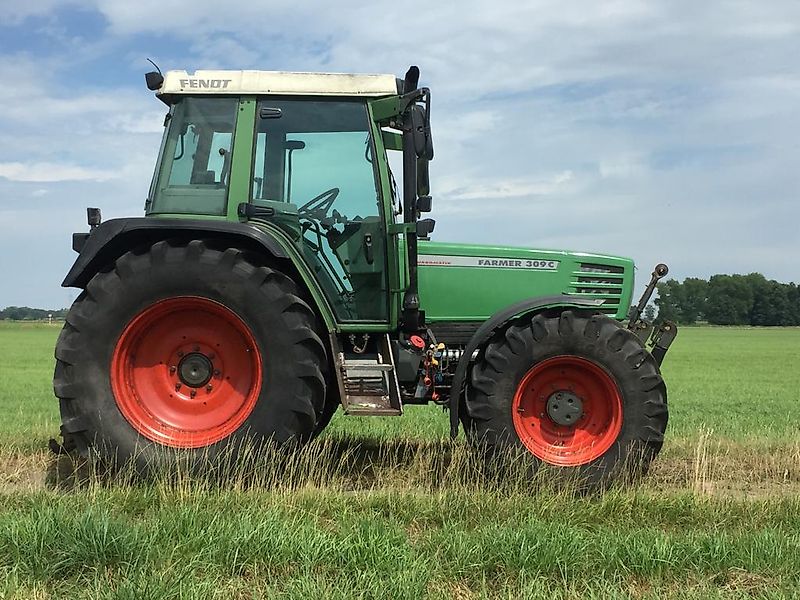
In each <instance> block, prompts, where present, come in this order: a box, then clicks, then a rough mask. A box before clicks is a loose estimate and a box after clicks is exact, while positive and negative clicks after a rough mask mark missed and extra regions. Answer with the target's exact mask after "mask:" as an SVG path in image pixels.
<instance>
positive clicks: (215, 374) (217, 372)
mask: <svg viewBox="0 0 800 600" xmlns="http://www.w3.org/2000/svg"><path fill="white" fill-rule="evenodd" d="M214 377H219V369H214Z"/></svg>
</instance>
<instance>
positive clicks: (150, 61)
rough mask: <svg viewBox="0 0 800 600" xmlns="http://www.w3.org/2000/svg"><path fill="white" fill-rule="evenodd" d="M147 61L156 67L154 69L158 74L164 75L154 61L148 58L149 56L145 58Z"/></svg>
mask: <svg viewBox="0 0 800 600" xmlns="http://www.w3.org/2000/svg"><path fill="white" fill-rule="evenodd" d="M147 62H149V63H150V64H151V65H153V66H154V67H155V68H156V71H158V74H159V75H161V76H162V77H163V76H164V74H163V73H162V72H161V69H159V68H158V65H157V64H156V63H154V62H153V61H152V60H150V59H149V58H148V59H147Z"/></svg>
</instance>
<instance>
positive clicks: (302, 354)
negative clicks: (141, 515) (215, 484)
mask: <svg viewBox="0 0 800 600" xmlns="http://www.w3.org/2000/svg"><path fill="white" fill-rule="evenodd" d="M66 321H67V322H66V324H65V326H64V330H63V331H62V333H61V336H60V337H59V340H58V344H57V346H56V359H57V361H56V371H55V377H54V388H55V392H56V395H57V396H58V397H59V398H60V405H61V416H62V435H63V437H64V442H65V443H64V445H65V447H67V448H73V447H74V448H76V449H77V450H79V451H80V452H81V453H83V454H88V453H89V452H90V451H94V452H96V453H97V454H99V455H100V457H101V458H102V459H103V460H105V461H112V462H118V463H128V462H133V463H135V464H136V466H137V467H138V468H139V470H145V469H151V468H154V467H155V468H158V467H164V466H167V467H169V466H171V465H172V464H174V461H175V460H176V459H181V460H185V461H187V462H188V463H189V465H190V466H193V467H202V466H205V465H208V464H214V463H216V462H218V461H219V460H220V459H221V458H222V457H225V460H234V461H235V455H236V454H237V453H239V452H241V451H242V449H243V447H244V446H249V447H253V446H255V447H258V446H260V445H262V444H263V443H265V442H266V441H267V440H270V441H272V442H274V443H276V444H278V445H280V444H286V443H301V442H304V441H307V440H308V439H310V437H311V434H312V432H313V431H314V428H315V426H316V424H317V421H318V420H319V417H320V414H321V411H322V407H323V404H324V400H325V376H324V375H325V370H326V366H327V357H326V352H325V348H324V346H323V344H322V341H321V340H320V338H319V336H318V335H317V333H316V331H317V329H318V324H317V322H316V317H315V315H314V312H313V311H312V309H311V308H310V307H309V306H308V305H307V304H306V303H305V302H304V301H303V300H302V298H301V296H300V293H299V291H298V288H297V286H296V285H295V283H294V282H293V281H292V280H291V279H290V278H289V277H288V276H286V275H285V274H283V273H281V272H279V271H277V270H275V269H273V268H269V267H265V266H257V265H256V264H254V262H252V261H251V260H248V258H247V257H246V256H245V254H244V253H243V252H242V251H240V250H237V249H226V250H215V249H212V248H209V247H207V246H206V244H205V243H204V242H202V241H198V240H195V241H192V242H189V243H188V244H177V243H176V244H171V243H167V242H158V243H156V244H155V245H153V246H152V247H151V248H149V249H147V250H146V251H144V252H140V253H133V252H129V253H127V254H125V255H123V256H122V257H121V258H119V259H118V260H117V261H116V264H115V265H114V268H113V269H112V270H110V271H108V272H103V273H98V274H97V275H95V277H94V278H93V279H92V280H91V281H90V282H89V285H88V286H87V287H86V290H85V291H84V292H83V293H82V294H81V295H80V297H79V298H78V300H76V302H75V303H74V305H73V306H72V308H71V309H70V312H69V314H68V315H67V318H66ZM166 450H169V451H166ZM231 453H233V456H231Z"/></svg>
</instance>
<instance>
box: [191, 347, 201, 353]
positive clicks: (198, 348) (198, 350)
mask: <svg viewBox="0 0 800 600" xmlns="http://www.w3.org/2000/svg"><path fill="white" fill-rule="evenodd" d="M192 350H194V351H195V352H200V346H195V347H194V348H192Z"/></svg>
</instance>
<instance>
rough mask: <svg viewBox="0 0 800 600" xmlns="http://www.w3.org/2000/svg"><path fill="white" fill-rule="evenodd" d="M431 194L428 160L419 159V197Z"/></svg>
mask: <svg viewBox="0 0 800 600" xmlns="http://www.w3.org/2000/svg"><path fill="white" fill-rule="evenodd" d="M430 193H431V181H430V176H429V172H428V159H427V158H418V159H417V196H429V195H430Z"/></svg>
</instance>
